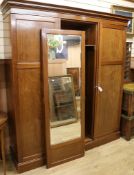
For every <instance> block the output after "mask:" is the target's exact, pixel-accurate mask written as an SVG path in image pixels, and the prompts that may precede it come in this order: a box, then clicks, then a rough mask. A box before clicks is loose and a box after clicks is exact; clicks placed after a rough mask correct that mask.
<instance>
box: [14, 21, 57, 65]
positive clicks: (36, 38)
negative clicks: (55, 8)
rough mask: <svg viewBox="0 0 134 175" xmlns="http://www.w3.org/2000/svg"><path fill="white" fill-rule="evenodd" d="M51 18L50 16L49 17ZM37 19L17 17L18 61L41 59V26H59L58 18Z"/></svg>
mask: <svg viewBox="0 0 134 175" xmlns="http://www.w3.org/2000/svg"><path fill="white" fill-rule="evenodd" d="M48 19H49V18H48ZM48 19H47V21H35V20H33V19H32V20H30V21H29V20H22V19H17V49H18V61H20V62H32V61H40V30H41V28H49V29H52V28H57V27H58V25H57V23H56V22H58V20H56V19H53V20H50V21H49V20H48Z"/></svg>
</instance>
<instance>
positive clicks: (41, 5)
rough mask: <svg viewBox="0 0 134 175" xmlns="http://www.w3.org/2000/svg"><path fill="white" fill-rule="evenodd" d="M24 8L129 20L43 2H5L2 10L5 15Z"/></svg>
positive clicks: (113, 15) (10, 0) (9, 0)
mask: <svg viewBox="0 0 134 175" xmlns="http://www.w3.org/2000/svg"><path fill="white" fill-rule="evenodd" d="M16 7H17V8H21V9H22V8H24V9H27V8H28V9H35V8H36V9H40V10H46V11H56V12H64V13H70V14H78V15H88V16H90V17H95V18H105V19H111V18H112V20H113V19H115V20H116V19H118V20H119V21H120V20H121V21H124V22H127V21H128V18H126V17H122V16H119V15H115V14H110V13H104V12H96V11H93V10H86V9H84V10H83V9H80V8H74V7H68V6H60V5H55V4H48V3H41V2H33V1H29V0H5V1H4V2H3V3H2V5H1V9H2V12H3V13H6V12H7V11H8V10H9V9H10V8H16Z"/></svg>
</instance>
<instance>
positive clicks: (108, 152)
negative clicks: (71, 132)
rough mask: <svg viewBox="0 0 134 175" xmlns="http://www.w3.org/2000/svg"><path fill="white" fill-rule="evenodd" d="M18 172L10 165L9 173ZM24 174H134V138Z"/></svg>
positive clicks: (13, 174)
mask: <svg viewBox="0 0 134 175" xmlns="http://www.w3.org/2000/svg"><path fill="white" fill-rule="evenodd" d="M0 163H1V162H0ZM16 174H17V173H16V171H15V169H14V168H13V166H11V164H10V165H8V171H7V175H16ZM0 175H2V172H1V164H0ZM22 175H134V139H131V141H129V142H127V141H125V140H124V139H123V138H120V139H118V140H116V141H113V142H110V143H108V144H105V145H102V146H100V147H97V148H94V149H91V150H89V151H87V152H86V153H85V156H84V157H82V158H80V159H76V160H74V161H71V162H68V163H65V164H62V165H59V166H56V167H54V168H51V169H46V167H45V166H43V167H41V168H37V169H35V170H31V171H28V172H26V173H22Z"/></svg>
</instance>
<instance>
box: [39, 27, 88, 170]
mask: <svg viewBox="0 0 134 175" xmlns="http://www.w3.org/2000/svg"><path fill="white" fill-rule="evenodd" d="M84 64H85V33H84V32H82V31H69V30H50V29H48V30H45V29H44V30H42V75H43V76H42V77H43V84H44V89H43V94H44V109H45V110H44V115H45V116H44V117H45V126H46V130H45V134H46V138H47V139H46V147H47V149H46V150H47V163H48V164H47V165H48V167H51V166H54V165H57V164H59V163H62V162H65V161H68V160H72V159H75V158H77V157H81V156H82V155H84V103H85V98H84V97H85V89H84V88H85V80H84V78H85V72H84ZM76 144H77V145H78V146H77V147H76ZM63 153H64V154H63Z"/></svg>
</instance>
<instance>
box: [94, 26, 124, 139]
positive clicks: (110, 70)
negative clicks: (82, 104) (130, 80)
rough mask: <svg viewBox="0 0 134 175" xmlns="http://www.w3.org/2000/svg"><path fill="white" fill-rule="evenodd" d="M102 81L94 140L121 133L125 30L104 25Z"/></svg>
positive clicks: (97, 101)
mask: <svg viewBox="0 0 134 175" xmlns="http://www.w3.org/2000/svg"><path fill="white" fill-rule="evenodd" d="M100 36H101V41H100V42H101V45H100V61H99V76H98V77H99V78H98V84H97V86H96V88H97V94H96V103H97V108H96V117H95V125H94V137H95V138H96V137H102V136H106V135H109V134H112V133H114V132H115V133H116V132H117V134H119V126H120V112H121V98H122V81H123V64H124V50H125V48H124V45H125V28H123V27H122V26H116V25H109V24H103V25H102V26H101V33H100Z"/></svg>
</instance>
